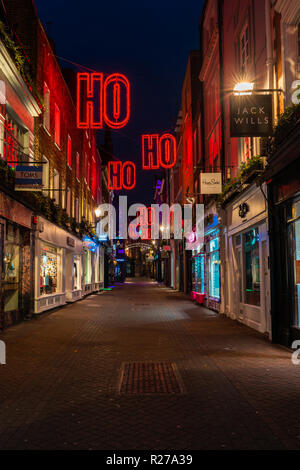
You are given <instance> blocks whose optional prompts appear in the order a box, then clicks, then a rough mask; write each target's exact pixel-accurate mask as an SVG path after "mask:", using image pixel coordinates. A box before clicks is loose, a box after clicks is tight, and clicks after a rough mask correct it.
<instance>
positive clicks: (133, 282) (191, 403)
mask: <svg viewBox="0 0 300 470" xmlns="http://www.w3.org/2000/svg"><path fill="white" fill-rule="evenodd" d="M1 339H3V340H4V341H5V343H6V347H7V366H6V367H2V368H1V369H0V374H1V380H0V395H1V402H0V416H1V420H0V447H1V448H2V449H106V450H110V449H114V450H122V449H129V450H130V449H150V448H151V449H153V450H156V449H164V450H166V449H173V450H176V449H181V450H182V449H185V450H188V449H200V448H201V449H268V450H270V449H299V448H300V424H299V420H298V417H299V413H300V409H299V408H300V403H299V394H300V380H299V379H300V367H296V366H295V365H293V364H292V362H291V353H290V351H288V350H287V349H285V348H283V347H279V346H276V345H272V344H271V343H270V342H269V341H268V340H267V339H266V338H265V336H264V335H262V334H260V333H257V332H255V331H254V330H253V329H250V328H248V327H246V326H244V325H242V324H240V323H237V322H235V321H232V320H230V319H228V318H226V317H225V316H220V315H219V314H216V313H214V312H212V311H211V310H208V309H206V308H203V307H199V306H197V305H195V304H192V303H191V302H190V300H189V299H188V297H187V296H184V295H183V294H182V293H178V292H176V291H174V290H172V289H169V288H166V287H165V286H162V285H160V284H157V283H156V282H153V280H147V279H146V278H140V279H137V278H135V279H128V280H127V281H126V282H125V283H124V284H117V285H115V286H114V288H112V290H107V291H105V292H104V293H101V294H93V295H91V296H89V297H87V298H85V299H84V300H82V301H80V302H76V303H74V304H69V305H67V306H66V307H64V308H62V309H58V310H56V311H52V312H51V313H49V314H45V315H43V316H41V317H39V318H38V319H33V320H32V321H29V322H23V323H21V324H19V325H16V326H14V327H12V328H10V329H7V330H5V331H4V332H3V333H2V334H1ZM137 363H139V364H140V363H144V369H143V366H142V365H141V364H140V368H139V369H138V366H139V364H137ZM147 366H148V368H147ZM150 366H151V367H150ZM130 367H131V369H130ZM126 370H127V373H126ZM130 370H131V372H130ZM137 370H139V371H140V372H139V373H140V375H137V372H136V371H137ZM143 370H144V371H146V372H144V375H143V373H142V371H143ZM128 371H129V372H128ZM147 371H148V372H147ZM122 372H123V373H122ZM151 374H152V377H151Z"/></svg>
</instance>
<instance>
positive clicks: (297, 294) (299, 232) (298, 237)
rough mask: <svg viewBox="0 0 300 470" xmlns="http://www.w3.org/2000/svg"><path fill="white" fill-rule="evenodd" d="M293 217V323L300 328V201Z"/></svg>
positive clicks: (291, 244)
mask: <svg viewBox="0 0 300 470" xmlns="http://www.w3.org/2000/svg"><path fill="white" fill-rule="evenodd" d="M291 219H292V222H291V223H290V224H289V226H288V230H289V241H290V243H289V245H290V246H289V248H290V258H291V259H292V289H293V304H294V305H293V307H294V312H293V313H294V315H293V316H294V318H293V324H294V326H295V327H296V328H300V201H297V202H295V203H294V204H293V205H292V213H291Z"/></svg>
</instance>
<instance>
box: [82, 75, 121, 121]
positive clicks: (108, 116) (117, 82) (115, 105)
mask: <svg viewBox="0 0 300 470" xmlns="http://www.w3.org/2000/svg"><path fill="white" fill-rule="evenodd" d="M129 117H130V84H129V81H128V79H127V78H126V77H125V75H122V74H120V73H113V74H111V75H109V76H108V77H107V78H106V79H105V80H104V77H103V73H98V72H93V73H88V72H80V73H78V74H77V127H78V128H79V129H102V128H103V123H104V122H105V124H106V125H107V126H109V127H111V128H112V129H120V128H121V127H124V126H126V124H127V123H128V121H129Z"/></svg>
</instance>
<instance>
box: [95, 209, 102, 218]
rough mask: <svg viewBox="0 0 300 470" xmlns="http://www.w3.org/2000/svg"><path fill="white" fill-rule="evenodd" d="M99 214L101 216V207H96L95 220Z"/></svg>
mask: <svg viewBox="0 0 300 470" xmlns="http://www.w3.org/2000/svg"><path fill="white" fill-rule="evenodd" d="M101 214H102V210H101V207H100V206H98V207H97V208H96V209H95V216H96V217H97V219H99V218H100V216H101Z"/></svg>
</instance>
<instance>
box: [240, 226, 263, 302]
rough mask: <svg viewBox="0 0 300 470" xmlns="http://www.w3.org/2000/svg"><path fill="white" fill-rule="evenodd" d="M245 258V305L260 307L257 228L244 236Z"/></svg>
mask: <svg viewBox="0 0 300 470" xmlns="http://www.w3.org/2000/svg"><path fill="white" fill-rule="evenodd" d="M243 244H244V256H245V303H246V304H250V305H257V306H258V305H260V262H259V231H258V227H255V228H253V229H251V230H249V232H246V233H244V235H243Z"/></svg>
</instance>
